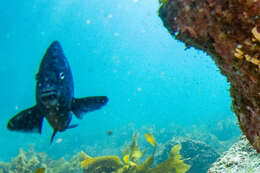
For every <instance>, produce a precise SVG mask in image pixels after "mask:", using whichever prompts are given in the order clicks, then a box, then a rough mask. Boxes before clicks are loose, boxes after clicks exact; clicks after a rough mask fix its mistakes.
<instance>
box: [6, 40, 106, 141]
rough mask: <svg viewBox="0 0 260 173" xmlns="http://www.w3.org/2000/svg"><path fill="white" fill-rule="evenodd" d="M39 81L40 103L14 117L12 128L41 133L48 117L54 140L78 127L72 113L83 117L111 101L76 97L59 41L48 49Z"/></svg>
mask: <svg viewBox="0 0 260 173" xmlns="http://www.w3.org/2000/svg"><path fill="white" fill-rule="evenodd" d="M36 80H37V84H36V105H35V106H33V107H31V108H29V109H26V110H24V111H22V112H20V113H18V114H17V115H15V116H14V117H13V118H11V119H10V120H9V121H8V124H7V128H8V129H9V130H14V131H23V132H38V133H41V128H42V121H43V118H44V117H45V118H46V119H47V121H48V122H49V124H50V125H51V126H52V128H53V134H52V137H51V143H52V141H53V138H54V136H55V134H56V132H58V131H59V132H62V131H64V130H66V129H69V128H73V127H76V126H77V125H70V122H71V118H72V112H73V113H74V114H75V115H76V117H77V118H80V119H81V118H82V114H83V113H87V112H89V111H94V110H97V109H99V108H101V107H102V106H104V105H105V104H106V103H107V102H108V98H107V97H106V96H97V97H85V98H80V99H77V98H74V88H73V79H72V74H71V70H70V66H69V63H68V61H67V59H66V57H65V56H64V54H63V51H62V48H61V45H60V44H59V42H58V41H54V42H53V43H52V44H51V45H50V47H49V48H48V49H47V51H46V53H45V55H44V57H43V59H42V61H41V64H40V67H39V71H38V73H37V75H36Z"/></svg>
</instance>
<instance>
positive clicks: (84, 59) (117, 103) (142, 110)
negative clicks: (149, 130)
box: [0, 0, 234, 160]
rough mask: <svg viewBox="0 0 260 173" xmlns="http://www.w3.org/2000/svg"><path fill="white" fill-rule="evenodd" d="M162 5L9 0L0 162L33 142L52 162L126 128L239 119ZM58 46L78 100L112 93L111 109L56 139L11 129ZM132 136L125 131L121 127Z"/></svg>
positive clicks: (4, 23) (46, 129)
mask: <svg viewBox="0 0 260 173" xmlns="http://www.w3.org/2000/svg"><path fill="white" fill-rule="evenodd" d="M158 7H159V3H158V2H157V0H139V1H137V0H136V1H134V0H123V1H122V0H90V1H83V0H66V1H45V0H34V1H32V0H28V1H21V0H11V1H4V2H2V3H1V6H0V21H1V24H0V25H1V27H0V40H1V41H0V50H1V51H0V58H1V64H0V74H1V85H0V91H1V92H0V98H1V100H0V108H1V109H0V110H1V118H0V120H1V121H0V131H1V138H0V145H1V149H0V160H9V159H10V158H12V157H13V156H15V155H17V152H18V150H19V148H21V147H23V148H26V147H27V146H28V145H29V144H32V143H33V144H34V145H35V147H36V148H37V149H38V150H39V151H41V152H47V153H48V154H49V155H52V156H63V155H65V154H70V153H71V154H74V153H75V152H77V151H79V150H80V147H82V146H84V145H92V144H93V145H94V144H95V143H97V142H98V141H101V140H103V139H104V138H106V137H107V136H106V131H107V130H111V131H115V130H116V129H120V128H122V127H125V126H127V125H129V124H134V125H135V126H136V127H142V126H144V125H154V126H157V127H162V128H167V127H170V125H171V124H172V123H176V124H179V125H180V126H192V125H194V124H195V125H200V124H207V123H208V122H210V121H212V120H214V121H215V120H216V121H217V120H221V119H223V118H225V117H228V116H234V114H233V113H232V111H231V110H230V104H231V99H230V96H229V91H228V89H229V84H228V83H227V81H226V78H225V77H224V76H222V75H221V74H220V72H219V70H218V68H217V67H216V65H215V64H214V62H213V61H212V60H211V59H210V57H208V56H207V55H206V54H205V53H203V52H200V51H197V50H195V49H192V48H191V49H188V50H185V46H184V44H183V43H180V42H178V41H176V40H174V39H173V38H172V36H171V35H170V34H169V33H168V31H167V30H166V29H165V28H164V27H163V24H162V22H161V20H160V18H159V17H158V15H157V10H158ZM53 40H59V41H60V43H61V44H62V47H63V50H64V53H65V55H66V57H67V59H68V60H69V62H70V65H71V69H72V73H73V77H74V88H75V96H76V97H85V96H96V95H97V96H98V95H106V96H108V97H109V103H108V104H107V105H106V106H105V107H103V108H102V109H101V110H98V111H95V112H91V113H88V114H86V115H85V116H84V119H83V120H77V119H76V118H75V117H74V119H73V122H75V123H78V124H79V127H77V128H75V129H71V130H67V131H65V132H64V133H58V134H57V135H56V138H55V140H56V139H59V138H61V139H62V140H63V141H62V142H61V143H54V144H52V145H50V144H49V140H50V136H51V133H52V129H51V127H50V125H49V124H48V123H47V122H46V121H44V124H43V130H42V134H41V135H38V134H29V133H28V134H24V133H16V132H10V131H8V130H7V129H6V123H7V121H8V119H9V118H11V117H12V116H13V115H15V114H16V113H18V112H19V111H22V110H23V109H26V108H28V107H31V106H33V105H34V104H35V74H36V72H37V70H38V66H39V63H40V61H41V58H42V56H43V54H44V52H45V50H46V48H47V47H48V46H49V44H50V43H51V42H52V41H53ZM125 130H127V129H125Z"/></svg>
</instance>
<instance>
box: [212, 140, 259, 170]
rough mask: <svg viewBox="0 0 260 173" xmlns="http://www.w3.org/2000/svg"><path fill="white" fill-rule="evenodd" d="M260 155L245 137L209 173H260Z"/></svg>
mask: <svg viewBox="0 0 260 173" xmlns="http://www.w3.org/2000/svg"><path fill="white" fill-rule="evenodd" d="M259 163H260V155H259V154H258V153H257V152H256V151H255V150H254V148H253V147H252V146H251V145H250V143H249V141H248V140H247V139H246V137H245V136H242V137H241V138H240V140H239V141H238V142H237V143H235V144H233V145H232V147H231V148H230V149H229V150H228V151H226V152H225V153H223V154H222V155H221V157H220V158H219V159H218V160H217V161H216V162H215V163H214V164H212V166H211V168H210V169H209V170H208V173H223V172H230V173H245V172H248V173H249V172H250V173H259V172H260V165H259Z"/></svg>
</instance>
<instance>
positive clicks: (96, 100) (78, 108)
mask: <svg viewBox="0 0 260 173" xmlns="http://www.w3.org/2000/svg"><path fill="white" fill-rule="evenodd" d="M107 102H108V98H107V97H106V96H96V97H85V98H80V99H76V98H73V100H72V112H73V113H74V114H75V115H76V117H77V118H79V119H81V118H82V114H83V113H87V112H91V111H94V110H97V109H100V108H101V107H102V106H104V105H105V104H106V103H107Z"/></svg>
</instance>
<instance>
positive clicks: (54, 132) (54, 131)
mask: <svg viewBox="0 0 260 173" xmlns="http://www.w3.org/2000/svg"><path fill="white" fill-rule="evenodd" d="M56 133H57V130H55V129H54V130H53V132H52V135H51V144H52V142H53V139H54V136H55V135H56Z"/></svg>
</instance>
